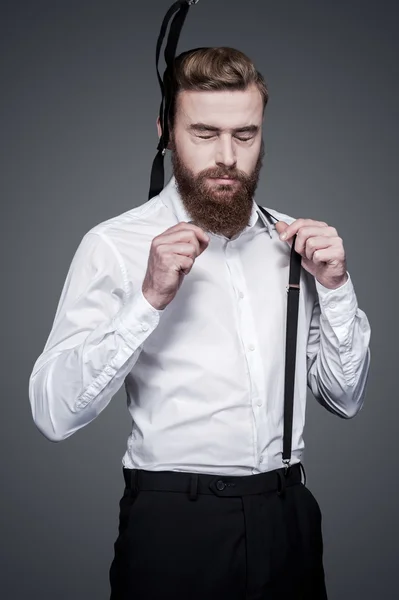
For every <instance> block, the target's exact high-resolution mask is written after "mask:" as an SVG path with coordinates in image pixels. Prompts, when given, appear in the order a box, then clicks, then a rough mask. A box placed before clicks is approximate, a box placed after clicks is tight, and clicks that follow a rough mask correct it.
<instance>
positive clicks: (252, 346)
mask: <svg viewBox="0 0 399 600" xmlns="http://www.w3.org/2000/svg"><path fill="white" fill-rule="evenodd" d="M248 348H249V349H250V350H251V352H252V350H255V346H254V345H253V344H250V345H249V346H248Z"/></svg>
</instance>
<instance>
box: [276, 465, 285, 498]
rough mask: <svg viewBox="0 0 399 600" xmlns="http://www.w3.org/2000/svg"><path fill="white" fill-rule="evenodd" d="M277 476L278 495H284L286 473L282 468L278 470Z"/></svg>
mask: <svg viewBox="0 0 399 600" xmlns="http://www.w3.org/2000/svg"><path fill="white" fill-rule="evenodd" d="M277 476H278V483H277V496H281V497H284V495H285V475H284V474H283V473H282V472H281V471H280V470H278V471H277Z"/></svg>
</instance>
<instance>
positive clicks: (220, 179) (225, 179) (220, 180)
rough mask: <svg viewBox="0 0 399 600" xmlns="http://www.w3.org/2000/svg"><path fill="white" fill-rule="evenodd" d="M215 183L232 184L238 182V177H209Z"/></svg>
mask: <svg viewBox="0 0 399 600" xmlns="http://www.w3.org/2000/svg"><path fill="white" fill-rule="evenodd" d="M209 179H211V180H212V181H214V182H215V183H219V184H222V185H231V184H233V183H238V180H237V179H233V178H232V177H209Z"/></svg>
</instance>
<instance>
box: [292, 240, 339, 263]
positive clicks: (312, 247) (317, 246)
mask: <svg viewBox="0 0 399 600" xmlns="http://www.w3.org/2000/svg"><path fill="white" fill-rule="evenodd" d="M333 240H334V238H332V237H328V236H322V235H320V236H313V237H309V238H308V239H307V240H306V242H305V246H304V248H303V249H302V250H301V251H300V252H299V250H298V249H297V244H296V243H295V250H296V251H297V252H299V254H301V255H302V256H306V258H307V259H309V260H313V255H314V253H315V252H316V251H317V250H322V249H324V248H330V247H331V246H333ZM297 242H298V238H297Z"/></svg>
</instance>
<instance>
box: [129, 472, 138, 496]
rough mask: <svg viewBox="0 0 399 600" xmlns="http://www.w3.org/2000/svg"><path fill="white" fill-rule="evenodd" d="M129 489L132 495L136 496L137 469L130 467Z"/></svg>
mask: <svg viewBox="0 0 399 600" xmlns="http://www.w3.org/2000/svg"><path fill="white" fill-rule="evenodd" d="M130 490H131V495H132V496H136V495H137V494H138V492H139V472H138V470H137V469H132V472H131V474H130Z"/></svg>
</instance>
